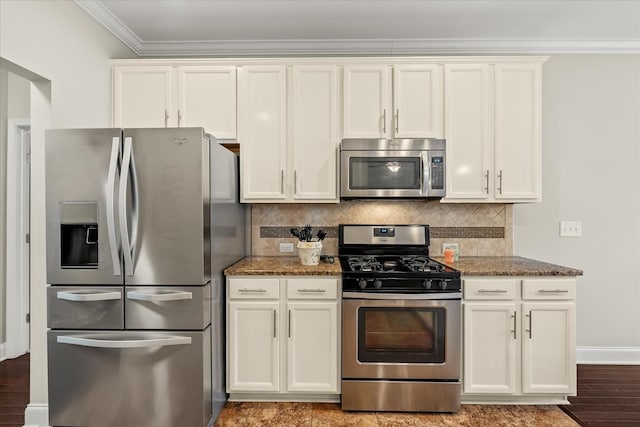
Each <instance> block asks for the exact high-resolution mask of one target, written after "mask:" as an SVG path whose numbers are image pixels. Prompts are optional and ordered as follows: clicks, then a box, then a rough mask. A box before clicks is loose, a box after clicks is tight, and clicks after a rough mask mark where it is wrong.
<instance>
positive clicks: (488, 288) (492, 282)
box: [462, 279, 518, 300]
mask: <svg viewBox="0 0 640 427" xmlns="http://www.w3.org/2000/svg"><path fill="white" fill-rule="evenodd" d="M462 288H463V292H464V299H466V300H510V299H514V298H516V297H517V290H518V280H517V279H464V280H463V285H462Z"/></svg>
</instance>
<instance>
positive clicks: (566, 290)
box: [538, 289, 569, 294]
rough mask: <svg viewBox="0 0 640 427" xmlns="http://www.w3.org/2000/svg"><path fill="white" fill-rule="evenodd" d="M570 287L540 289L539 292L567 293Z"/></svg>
mask: <svg viewBox="0 0 640 427" xmlns="http://www.w3.org/2000/svg"><path fill="white" fill-rule="evenodd" d="M568 292H569V290H568V289H538V293H539V294H566V293H568Z"/></svg>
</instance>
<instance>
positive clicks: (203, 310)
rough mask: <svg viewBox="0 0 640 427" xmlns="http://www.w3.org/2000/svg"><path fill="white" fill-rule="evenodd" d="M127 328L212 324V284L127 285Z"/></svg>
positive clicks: (186, 326)
mask: <svg viewBox="0 0 640 427" xmlns="http://www.w3.org/2000/svg"><path fill="white" fill-rule="evenodd" d="M125 298H126V299H125V318H126V326H127V329H172V330H177V329H204V328H206V327H207V325H209V323H211V284H208V285H206V286H127V287H126V288H125Z"/></svg>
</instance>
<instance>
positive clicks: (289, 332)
mask: <svg viewBox="0 0 640 427" xmlns="http://www.w3.org/2000/svg"><path fill="white" fill-rule="evenodd" d="M288 334H289V338H291V309H289V331H288Z"/></svg>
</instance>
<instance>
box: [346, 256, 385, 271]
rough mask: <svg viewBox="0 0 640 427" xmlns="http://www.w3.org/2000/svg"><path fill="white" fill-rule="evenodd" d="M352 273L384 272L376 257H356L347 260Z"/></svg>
mask: <svg viewBox="0 0 640 427" xmlns="http://www.w3.org/2000/svg"><path fill="white" fill-rule="evenodd" d="M347 262H348V263H349V267H350V268H351V270H352V271H372V272H373V271H382V264H381V263H380V261H378V260H377V259H376V257H374V256H354V257H349V259H348V260H347Z"/></svg>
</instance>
